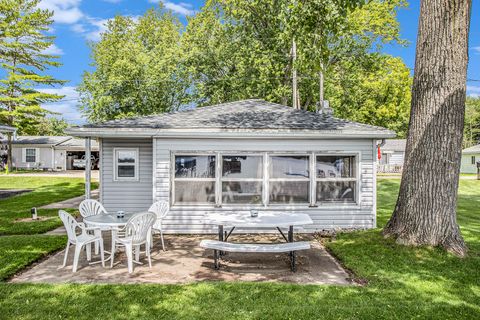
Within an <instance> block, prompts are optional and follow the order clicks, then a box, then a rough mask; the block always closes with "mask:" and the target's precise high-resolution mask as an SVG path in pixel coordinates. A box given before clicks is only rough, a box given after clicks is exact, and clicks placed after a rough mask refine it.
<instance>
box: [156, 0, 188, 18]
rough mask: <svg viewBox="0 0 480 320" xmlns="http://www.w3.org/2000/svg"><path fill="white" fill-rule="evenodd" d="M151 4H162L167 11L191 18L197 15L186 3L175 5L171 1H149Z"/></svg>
mask: <svg viewBox="0 0 480 320" xmlns="http://www.w3.org/2000/svg"><path fill="white" fill-rule="evenodd" d="M149 2H150V3H159V2H162V3H163V5H164V6H165V8H166V9H168V10H172V12H175V13H178V14H181V15H184V16H191V15H193V14H195V10H193V9H192V5H191V4H190V3H186V2H179V3H174V2H171V1H159V0H149Z"/></svg>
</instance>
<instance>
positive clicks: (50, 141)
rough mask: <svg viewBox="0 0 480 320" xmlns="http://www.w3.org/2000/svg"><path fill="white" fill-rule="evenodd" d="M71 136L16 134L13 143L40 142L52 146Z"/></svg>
mask: <svg viewBox="0 0 480 320" xmlns="http://www.w3.org/2000/svg"><path fill="white" fill-rule="evenodd" d="M71 138H72V137H70V136H17V139H15V140H14V141H13V144H42V145H51V146H54V145H57V144H59V143H62V142H64V141H67V140H70V139H71Z"/></svg>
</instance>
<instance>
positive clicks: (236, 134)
mask: <svg viewBox="0 0 480 320" xmlns="http://www.w3.org/2000/svg"><path fill="white" fill-rule="evenodd" d="M67 132H68V133H69V134H71V135H73V136H77V137H99V138H115V137H117V138H119V137H122V138H192V139H204V138H215V139H322V138H323V139H344V138H353V139H362V138H368V139H374V138H382V139H383V140H382V141H384V140H385V138H394V137H395V136H396V134H395V133H394V132H393V131H390V130H388V131H387V130H386V131H371V132H368V133H365V132H359V131H337V130H328V131H327V130H324V131H300V130H298V131H297V130H292V131H281V132H279V131H278V130H276V131H275V130H268V131H267V130H264V131H247V130H237V131H225V130H208V131H207V130H202V129H195V130H164V129H163V130H162V129H156V130H155V129H153V130H152V129H145V128H122V129H119V128H115V129H103V128H101V129H100V128H71V129H69V130H67Z"/></svg>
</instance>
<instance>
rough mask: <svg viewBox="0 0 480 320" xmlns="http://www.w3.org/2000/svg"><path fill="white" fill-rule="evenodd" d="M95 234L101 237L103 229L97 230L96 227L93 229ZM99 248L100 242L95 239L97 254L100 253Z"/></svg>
mask: <svg viewBox="0 0 480 320" xmlns="http://www.w3.org/2000/svg"><path fill="white" fill-rule="evenodd" d="M93 234H94V235H95V236H97V237H99V238H101V237H102V231H101V230H97V229H95V230H94V231H93ZM98 248H99V243H98V242H97V241H95V254H98Z"/></svg>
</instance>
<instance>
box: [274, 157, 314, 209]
mask: <svg viewBox="0 0 480 320" xmlns="http://www.w3.org/2000/svg"><path fill="white" fill-rule="evenodd" d="M309 171H310V170H309V156H296V155H295V156H270V170H269V203H272V204H275V203H278V204H288V203H308V202H309V190H310V172H309Z"/></svg>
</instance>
